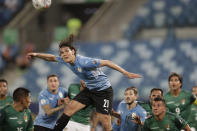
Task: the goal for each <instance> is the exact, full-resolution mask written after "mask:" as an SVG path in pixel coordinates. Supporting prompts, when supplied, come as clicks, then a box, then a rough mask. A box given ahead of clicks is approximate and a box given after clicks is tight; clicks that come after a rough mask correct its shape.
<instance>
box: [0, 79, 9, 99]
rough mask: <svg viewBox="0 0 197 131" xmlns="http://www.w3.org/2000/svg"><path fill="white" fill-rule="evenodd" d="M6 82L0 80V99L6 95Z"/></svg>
mask: <svg viewBox="0 0 197 131" xmlns="http://www.w3.org/2000/svg"><path fill="white" fill-rule="evenodd" d="M7 91H8V82H7V81H6V80H5V79H0V98H4V97H6V95H7Z"/></svg>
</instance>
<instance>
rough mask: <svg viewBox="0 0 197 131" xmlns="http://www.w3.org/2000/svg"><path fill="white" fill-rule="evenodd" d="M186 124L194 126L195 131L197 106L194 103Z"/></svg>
mask: <svg viewBox="0 0 197 131" xmlns="http://www.w3.org/2000/svg"><path fill="white" fill-rule="evenodd" d="M188 124H189V126H190V127H191V128H194V129H195V131H197V106H196V105H194V104H192V105H191V108H190V114H189V117H188Z"/></svg>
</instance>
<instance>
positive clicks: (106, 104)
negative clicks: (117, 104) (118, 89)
mask: <svg viewBox="0 0 197 131" xmlns="http://www.w3.org/2000/svg"><path fill="white" fill-rule="evenodd" d="M103 107H106V108H108V107H109V100H107V99H104V105H103Z"/></svg>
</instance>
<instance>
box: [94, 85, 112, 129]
mask: <svg viewBox="0 0 197 131" xmlns="http://www.w3.org/2000/svg"><path fill="white" fill-rule="evenodd" d="M92 94H93V95H92V96H93V97H92V99H93V100H94V104H95V107H96V112H97V115H98V119H99V121H100V122H101V123H102V126H103V128H104V130H105V131H111V130H112V126H111V116H110V114H111V110H112V99H113V89H112V87H110V88H108V89H105V90H102V91H97V92H92Z"/></svg>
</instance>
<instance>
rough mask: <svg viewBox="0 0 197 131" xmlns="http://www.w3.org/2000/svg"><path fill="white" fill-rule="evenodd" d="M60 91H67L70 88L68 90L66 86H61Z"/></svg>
mask: <svg viewBox="0 0 197 131" xmlns="http://www.w3.org/2000/svg"><path fill="white" fill-rule="evenodd" d="M58 91H63V92H65V91H66V92H67V91H68V90H67V89H66V88H64V87H59V88H58Z"/></svg>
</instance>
